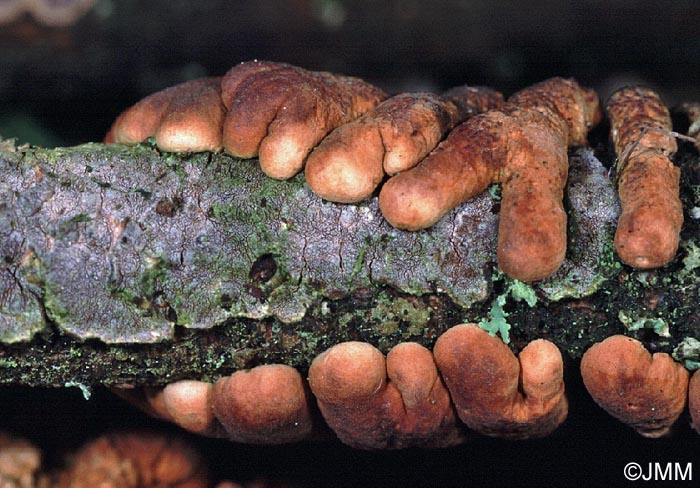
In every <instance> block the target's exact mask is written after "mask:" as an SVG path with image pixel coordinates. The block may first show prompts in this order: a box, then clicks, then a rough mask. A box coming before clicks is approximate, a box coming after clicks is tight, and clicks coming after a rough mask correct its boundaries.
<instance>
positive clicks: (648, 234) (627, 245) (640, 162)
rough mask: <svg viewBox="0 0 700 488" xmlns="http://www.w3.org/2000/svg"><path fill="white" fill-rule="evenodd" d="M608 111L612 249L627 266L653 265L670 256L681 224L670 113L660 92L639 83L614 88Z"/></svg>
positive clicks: (675, 246) (668, 258) (673, 252)
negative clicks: (613, 178) (614, 172)
mask: <svg viewBox="0 0 700 488" xmlns="http://www.w3.org/2000/svg"><path fill="white" fill-rule="evenodd" d="M607 112H608V116H609V117H610V125H611V130H610V135H611V139H612V142H613V144H614V146H615V152H616V153H617V155H618V161H619V162H618V191H619V194H620V203H621V206H622V213H621V215H620V219H619V221H618V225H617V231H616V233H615V249H616V250H617V253H618V255H619V256H620V259H622V260H623V261H624V262H625V263H627V264H629V265H630V266H634V267H636V268H658V267H660V266H663V265H665V264H667V263H668V262H669V261H671V260H672V259H673V257H674V256H675V254H676V251H677V250H678V242H679V235H680V231H681V226H682V225H683V206H682V204H681V201H680V196H679V192H680V189H679V187H680V169H679V168H677V167H676V166H675V165H674V164H673V162H672V161H671V157H672V156H673V154H674V153H675V152H676V149H677V146H676V140H675V139H674V137H673V136H672V135H670V134H669V133H668V131H670V130H672V125H671V117H670V115H669V112H668V109H667V108H666V107H665V106H664V105H663V103H662V102H661V100H660V98H659V96H658V95H657V94H656V93H654V92H653V91H652V90H650V89H647V88H642V87H632V88H623V89H621V90H618V91H617V92H615V93H614V94H613V95H612V96H611V97H610V100H609V101H608V104H607Z"/></svg>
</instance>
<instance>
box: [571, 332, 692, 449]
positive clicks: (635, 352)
mask: <svg viewBox="0 0 700 488" xmlns="http://www.w3.org/2000/svg"><path fill="white" fill-rule="evenodd" d="M581 376H582V377H583V383H584V384H585V385H586V389H587V390H588V392H589V393H590V394H591V396H592V397H593V399H594V400H595V401H596V403H597V404H598V405H600V406H601V407H602V408H603V409H604V410H605V411H606V412H608V413H609V414H610V415H612V416H613V417H615V418H617V419H618V420H620V421H622V422H624V423H625V424H627V425H629V426H630V427H632V428H633V429H635V430H636V431H637V432H639V433H640V434H641V435H643V436H645V437H660V436H663V435H665V434H667V433H668V432H669V431H670V430H671V427H672V426H673V424H674V422H675V421H676V420H677V419H678V417H679V415H680V414H681V413H682V412H683V409H684V408H685V403H686V397H687V395H688V371H687V370H686V369H685V368H684V367H683V365H681V364H680V363H677V362H675V361H674V360H673V359H672V358H671V356H669V355H668V354H666V353H655V354H653V355H652V354H650V353H649V351H647V350H646V348H645V347H644V345H643V344H642V343H641V342H639V341H638V340H636V339H632V338H630V337H625V336H622V335H616V336H612V337H608V338H607V339H605V340H604V341H602V342H599V343H597V344H595V345H593V346H592V347H591V348H590V349H588V350H587V351H586V352H585V354H584V355H583V358H582V359H581Z"/></svg>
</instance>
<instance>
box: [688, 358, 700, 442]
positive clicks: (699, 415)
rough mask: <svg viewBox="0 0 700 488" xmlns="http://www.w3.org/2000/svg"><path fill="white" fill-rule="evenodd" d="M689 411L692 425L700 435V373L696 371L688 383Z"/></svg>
mask: <svg viewBox="0 0 700 488" xmlns="http://www.w3.org/2000/svg"><path fill="white" fill-rule="evenodd" d="M688 410H689V412H690V419H691V425H692V426H693V429H695V432H697V433H698V434H700V372H698V371H695V373H693V376H691V377H690V381H689V383H688Z"/></svg>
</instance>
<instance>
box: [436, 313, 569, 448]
mask: <svg viewBox="0 0 700 488" xmlns="http://www.w3.org/2000/svg"><path fill="white" fill-rule="evenodd" d="M433 354H434V356H435V361H436V363H437V366H438V369H439V370H440V373H441V374H442V377H443V379H444V380H445V383H446V384H447V388H448V389H449V391H450V394H451V396H452V401H453V402H454V404H455V407H456V409H457V413H458V415H459V418H460V419H461V420H462V422H464V423H465V424H466V425H467V427H469V428H471V429H473V430H475V431H477V432H479V433H481V434H485V435H489V436H495V437H504V438H511V439H527V438H534V437H543V436H546V435H547V434H549V433H551V432H552V431H554V430H555V429H556V428H557V427H558V426H559V425H560V424H561V423H562V422H563V421H564V420H565V419H566V415H567V412H568V403H567V400H566V396H565V394H564V379H563V374H564V366H563V360H562V356H561V353H560V352H559V349H557V347H556V346H555V345H554V344H552V343H551V342H549V341H545V340H541V339H540V340H536V341H533V342H531V343H530V344H528V345H527V346H526V347H525V348H524V349H523V350H522V351H521V352H520V355H519V358H518V357H516V356H515V355H514V354H513V352H512V351H511V350H510V349H509V348H508V346H506V345H505V344H504V343H503V341H501V340H500V339H499V338H497V337H492V336H490V335H489V334H488V333H487V332H486V331H484V330H483V329H481V328H479V327H478V326H476V325H474V324H462V325H457V326H455V327H453V328H451V329H449V330H448V331H447V332H445V333H444V334H443V335H441V336H440V337H439V338H438V340H437V342H436V343H435V348H434V349H433Z"/></svg>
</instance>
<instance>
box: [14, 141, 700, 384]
mask: <svg viewBox="0 0 700 488" xmlns="http://www.w3.org/2000/svg"><path fill="white" fill-rule="evenodd" d="M2 144H3V145H2V146H1V147H0V252H1V253H2V256H3V262H2V268H1V269H0V271H1V273H0V343H2V344H1V345H0V383H4V384H30V385H43V386H58V385H61V386H62V385H65V384H69V385H80V386H89V385H93V384H97V383H103V384H124V383H128V384H162V383H167V382H169V381H172V380H175V379H180V378H195V379H215V378H217V377H219V376H221V375H223V374H229V373H230V372H231V371H233V370H236V369H240V368H244V367H250V366H253V365H256V364H263V363H271V362H281V363H285V364H290V365H293V366H297V367H301V368H305V367H307V366H308V364H309V362H310V360H311V359H312V358H313V357H314V356H315V355H316V354H318V353H319V352H321V351H323V350H324V349H325V348H327V347H330V346H331V345H333V344H336V343H338V342H342V341H345V340H362V341H367V342H371V343H373V344H375V345H377V346H378V347H380V349H382V350H384V351H386V350H388V349H389V348H390V347H391V346H393V345H395V344H396V343H398V342H402V341H409V340H413V341H418V342H421V343H423V344H425V345H427V346H430V345H432V343H433V342H434V340H435V339H436V337H437V336H438V335H439V334H441V333H442V332H443V331H444V330H446V329H447V328H449V327H451V326H453V325H455V324H458V323H461V322H463V321H466V320H477V321H478V320H479V319H481V318H484V317H485V316H486V315H487V314H488V311H489V309H490V307H491V304H492V302H493V301H494V299H495V298H496V297H497V296H498V295H499V293H500V294H502V293H503V290H504V288H507V286H506V285H508V283H507V280H506V279H505V278H504V277H502V276H501V275H499V274H498V273H497V272H496V271H495V248H496V229H497V220H498V206H499V202H498V198H497V197H495V196H492V194H490V193H489V192H485V193H484V194H482V195H479V196H478V197H476V198H474V199H472V200H470V201H469V202H467V203H465V204H464V205H462V206H460V207H458V208H457V209H455V210H453V211H452V212H450V213H449V214H448V215H447V216H446V217H445V218H443V219H442V220H441V221H440V222H439V223H438V224H437V225H435V226H434V227H432V228H431V229H428V230H425V231H421V232H405V231H400V230H397V229H394V228H393V227H391V226H389V225H388V224H387V223H386V222H385V221H384V220H383V219H382V217H381V214H380V212H379V209H378V205H377V200H376V198H373V199H371V200H369V201H368V202H366V203H362V204H359V205H339V204H333V203H329V202H325V201H323V200H321V199H320V198H319V197H317V196H315V195H314V194H313V193H312V192H311V191H310V190H309V189H308V187H307V186H306V185H305V182H304V180H303V176H297V177H296V178H294V179H293V180H291V181H287V182H279V181H274V180H271V179H269V178H267V177H265V176H264V175H263V173H262V172H261V171H260V169H259V167H258V165H257V162H256V161H241V160H237V159H234V158H231V157H228V156H225V155H211V154H198V155H173V154H165V153H164V154H159V153H158V152H157V151H155V150H154V149H153V148H150V147H147V146H139V147H135V148H124V147H120V146H105V145H101V144H87V145H83V146H78V147H74V148H63V149H61V148H59V149H52V150H46V149H40V148H28V147H23V148H15V147H14V146H13V145H12V144H9V143H7V142H5V143H2ZM605 171H606V170H605V168H603V166H602V165H601V164H600V162H599V161H598V160H597V159H596V158H595V157H594V156H593V153H592V151H590V150H587V149H581V150H579V151H577V152H576V153H575V154H573V156H572V158H571V176H570V180H569V187H568V202H567V203H568V211H569V217H570V221H571V224H570V229H569V240H570V249H571V252H570V256H569V257H567V260H566V261H565V263H564V266H562V269H561V270H560V271H559V272H558V273H557V274H556V275H555V276H553V277H552V278H550V279H548V280H545V281H543V282H541V283H537V284H536V285H534V287H533V290H532V291H533V292H534V294H535V295H536V296H537V297H538V298H539V301H538V304H537V305H535V306H528V305H524V304H523V303H522V302H520V301H518V297H516V296H515V294H513V297H514V298H510V299H509V300H508V303H507V309H508V313H509V314H510V318H509V322H511V324H513V326H514V328H513V331H512V332H511V336H512V337H513V347H514V348H517V347H519V346H520V345H522V344H524V343H526V342H527V341H529V340H531V339H532V338H537V337H542V336H550V337H551V338H552V339H553V340H554V341H555V342H557V343H558V345H559V346H560V347H563V348H564V349H565V350H567V352H569V353H570V354H571V355H573V356H576V355H577V354H579V353H580V350H581V349H582V348H585V346H586V345H588V344H590V343H592V342H595V341H597V340H600V339H601V337H604V336H607V335H610V334H612V333H615V332H616V331H618V330H619V324H617V323H615V317H614V314H615V313H616V310H617V309H616V308H615V307H612V308H611V307H610V306H607V305H606V304H604V303H601V304H597V303H596V304H594V305H592V306H591V307H592V312H591V310H589V309H587V310H588V312H590V313H588V312H586V313H583V314H581V313H579V312H580V311H579V310H575V309H574V308H573V307H572V306H571V304H572V303H573V302H572V300H577V303H579V302H580V300H581V299H582V297H586V296H598V295H600V294H601V292H600V288H601V287H603V286H606V284H609V283H610V280H609V279H608V278H609V277H610V276H613V275H614V274H616V273H619V272H620V266H619V263H617V262H616V261H615V259H614V257H613V256H612V251H611V235H612V234H611V232H612V225H613V223H614V222H615V220H616V218H617V202H616V198H615V195H614V191H613V187H612V183H611V181H610V179H609V178H608V177H607V175H606V173H605ZM504 283H505V284H504ZM596 291H597V293H596ZM606 293H607V295H610V293H611V292H609V291H608V292H606ZM620 293H621V294H624V293H625V291H624V290H621V291H620ZM620 306H622V305H620ZM601 316H602V318H603V322H604V323H606V324H609V325H610V327H607V328H606V327H593V326H592V324H594V323H596V321H600V320H601ZM533 317H534V320H533ZM550 317H556V321H557V323H559V322H560V321H561V323H562V324H566V325H561V327H560V330H558V332H557V333H554V332H553V331H551V332H549V331H548V330H547V328H548V327H554V325H556V324H548V325H546V326H545V325H543V323H544V322H546V321H548V320H549V319H550ZM572 317H577V319H573V318H572ZM572 320H573V321H574V322H576V320H578V321H579V324H583V326H584V329H577V328H573V327H571V321H572ZM586 324H589V325H586ZM691 325H692V324H691ZM585 327H588V329H587V330H586V329H585Z"/></svg>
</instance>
